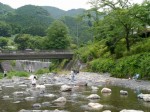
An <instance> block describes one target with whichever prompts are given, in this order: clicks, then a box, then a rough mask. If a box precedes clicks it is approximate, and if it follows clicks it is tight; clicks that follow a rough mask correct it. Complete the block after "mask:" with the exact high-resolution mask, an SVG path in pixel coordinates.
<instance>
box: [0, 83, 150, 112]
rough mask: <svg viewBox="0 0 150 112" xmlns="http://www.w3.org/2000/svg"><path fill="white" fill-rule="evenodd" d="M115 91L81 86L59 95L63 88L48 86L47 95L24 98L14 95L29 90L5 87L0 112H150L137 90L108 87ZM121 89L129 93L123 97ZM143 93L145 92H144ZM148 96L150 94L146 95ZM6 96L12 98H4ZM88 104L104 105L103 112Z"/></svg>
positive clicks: (25, 95)
mask: <svg viewBox="0 0 150 112" xmlns="http://www.w3.org/2000/svg"><path fill="white" fill-rule="evenodd" d="M109 88H111V89H112V93H111V94H102V93H101V89H102V87H99V90H98V91H92V89H91V88H90V87H79V88H77V89H74V90H73V91H71V92H60V85H57V86H56V85H53V86H49V87H46V89H45V90H44V93H40V94H39V93H38V92H34V94H24V95H21V96H15V95H14V94H13V93H14V92H15V91H26V89H27V88H17V87H15V88H11V87H10V88H9V87H8V88H4V87H3V90H2V91H0V112H19V111H20V110H22V109H25V110H29V112H30V110H55V109H58V110H64V111H69V112H85V111H86V112H102V111H104V110H110V111H111V112H119V111H121V110H122V109H134V110H143V111H144V112H150V102H144V101H143V100H141V99H138V98H137V93H136V91H134V90H131V89H127V88H122V87H116V86H109ZM120 90H126V91H128V95H126V96H124V95H120ZM142 92H143V93H144V92H145V91H142ZM145 93H147V92H145ZM44 94H54V95H56V97H54V98H47V97H44ZM90 94H98V95H99V96H100V97H101V98H100V99H99V100H92V101H91V100H88V99H87V98H86V97H87V96H89V95H90ZM3 96H9V98H8V99H7V98H6V99H4V98H3ZM28 96H34V97H36V99H35V100H33V101H26V100H25V97H28ZM61 96H64V97H65V98H66V99H67V102H66V103H64V104H63V103H59V104H58V103H57V104H56V103H53V101H54V100H55V99H56V98H58V97H61ZM89 102H98V103H100V104H102V105H104V108H103V109H101V110H91V109H90V108H88V106H87V105H88V103H89ZM37 103H38V104H40V105H41V106H40V107H34V106H33V105H34V104H37Z"/></svg>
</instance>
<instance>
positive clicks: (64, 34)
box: [47, 20, 70, 49]
mask: <svg viewBox="0 0 150 112" xmlns="http://www.w3.org/2000/svg"><path fill="white" fill-rule="evenodd" d="M47 38H48V41H47V49H67V48H68V47H69V45H70V41H69V35H68V28H67V26H66V25H65V24H64V23H63V22H61V21H58V20H57V21H54V22H53V23H52V24H51V25H50V26H49V28H48V30H47Z"/></svg>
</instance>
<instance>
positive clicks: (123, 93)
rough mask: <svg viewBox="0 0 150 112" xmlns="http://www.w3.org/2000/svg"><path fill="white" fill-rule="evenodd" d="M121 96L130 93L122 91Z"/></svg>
mask: <svg viewBox="0 0 150 112" xmlns="http://www.w3.org/2000/svg"><path fill="white" fill-rule="evenodd" d="M120 94H121V95H128V91H124V90H120Z"/></svg>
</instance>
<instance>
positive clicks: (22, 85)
mask: <svg viewBox="0 0 150 112" xmlns="http://www.w3.org/2000/svg"><path fill="white" fill-rule="evenodd" d="M19 87H23V88H26V87H27V85H26V84H21V85H19Z"/></svg>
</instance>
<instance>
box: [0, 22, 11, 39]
mask: <svg viewBox="0 0 150 112" xmlns="http://www.w3.org/2000/svg"><path fill="white" fill-rule="evenodd" d="M0 36H4V37H10V36H11V27H10V25H9V24H7V23H5V22H2V21H0Z"/></svg>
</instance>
